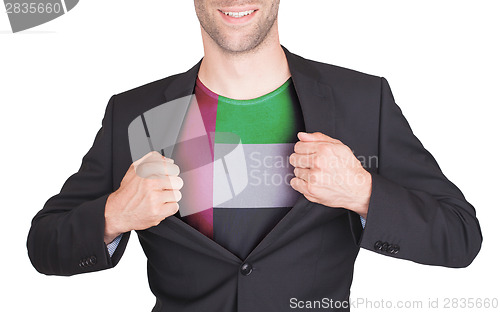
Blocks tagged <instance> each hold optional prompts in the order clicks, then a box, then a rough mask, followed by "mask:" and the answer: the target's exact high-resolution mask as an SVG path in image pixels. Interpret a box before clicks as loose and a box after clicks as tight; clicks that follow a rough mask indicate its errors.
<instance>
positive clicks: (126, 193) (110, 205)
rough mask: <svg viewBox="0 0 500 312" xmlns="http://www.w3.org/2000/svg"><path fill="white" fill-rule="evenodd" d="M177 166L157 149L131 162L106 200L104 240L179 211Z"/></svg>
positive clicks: (106, 240)
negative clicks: (118, 184) (116, 187)
mask: <svg viewBox="0 0 500 312" xmlns="http://www.w3.org/2000/svg"><path fill="white" fill-rule="evenodd" d="M178 175H179V167H178V166H177V165H175V164H174V161H173V160H172V159H169V158H166V157H164V156H162V155H161V154H160V153H158V152H156V151H152V152H150V153H148V154H146V155H144V156H143V157H142V158H141V159H139V160H137V161H135V162H134V163H132V164H131V165H130V167H129V169H128V171H127V173H126V174H125V176H124V177H123V179H122V181H121V184H120V187H119V188H118V189H117V190H116V191H115V192H113V193H111V194H110V195H109V197H108V200H107V202H106V207H105V212H104V217H105V220H106V223H105V224H106V225H105V229H104V242H105V243H106V244H109V243H110V242H112V241H113V239H115V238H116V237H117V236H118V235H120V234H121V233H125V232H129V231H131V230H144V229H148V228H150V227H153V226H156V225H158V224H159V223H160V222H161V221H162V220H163V219H165V218H166V217H169V216H171V215H173V214H175V213H176V212H177V211H178V210H179V204H178V203H177V202H178V201H179V200H180V199H181V192H180V191H179V190H180V189H181V187H182V185H183V181H182V179H181V178H180V177H179V176H178Z"/></svg>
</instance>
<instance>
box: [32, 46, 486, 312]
mask: <svg viewBox="0 0 500 312" xmlns="http://www.w3.org/2000/svg"><path fill="white" fill-rule="evenodd" d="M283 49H284V51H285V54H286V57H287V59H288V64H289V68H290V71H291V73H292V80H293V84H294V86H295V89H296V92H297V95H298V97H299V101H300V106H301V108H302V113H303V117H304V122H305V127H306V131H307V132H315V131H319V132H322V133H324V134H326V135H328V136H331V137H333V138H337V139H339V140H341V141H342V142H343V143H344V144H346V145H347V146H349V147H350V148H351V149H352V151H353V152H354V154H355V155H356V156H357V157H358V159H364V160H366V162H365V164H366V169H367V170H368V171H369V172H370V173H371V174H372V195H371V200H370V204H369V212H368V216H367V219H366V227H365V228H364V229H363V228H362V226H361V223H360V219H359V216H358V215H357V214H355V213H353V212H351V211H348V210H346V209H344V208H331V207H326V206H323V205H320V204H317V203H313V202H310V201H308V200H307V199H306V198H305V197H304V196H302V195H301V196H300V198H299V199H298V200H297V202H296V203H295V205H294V206H293V208H292V209H291V210H290V211H289V212H288V214H286V215H285V217H284V218H283V219H282V220H281V221H280V222H279V223H278V224H277V225H276V226H275V227H274V228H273V229H272V231H271V232H270V233H269V234H268V235H267V236H265V237H264V239H263V240H262V241H261V242H260V243H259V244H258V246H257V247H256V248H255V249H253V251H252V252H251V253H250V254H249V255H248V257H247V258H246V259H240V258H238V257H237V256H236V255H234V254H232V253H231V252H229V251H228V250H226V249H225V248H223V247H222V246H220V245H219V244H217V243H216V242H214V241H213V240H211V239H209V238H208V237H206V236H205V235H203V234H202V233H200V232H198V231H197V230H196V229H194V228H193V227H191V226H190V225H188V224H187V223H185V222H184V221H182V220H181V219H180V218H179V216H178V214H176V215H174V216H171V217H168V218H166V219H165V220H164V221H162V222H161V223H160V224H159V225H158V226H156V227H153V228H150V229H148V230H143V231H137V234H138V237H139V240H140V243H141V245H142V247H143V249H144V252H145V254H146V256H147V258H148V277H149V282H150V287H151V290H152V292H153V293H154V295H155V296H156V297H157V303H156V305H155V307H154V309H153V311H176V312H182V311H190V312H191V311H218V312H226V311H227V312H230V311H231V312H233V311H240V312H250V311H252V312H253V311H289V310H290V311H292V310H296V309H293V308H292V306H291V303H292V302H293V298H296V300H322V299H323V298H328V299H329V300H330V299H331V300H332V301H333V302H334V301H338V302H343V301H347V300H348V299H349V290H350V286H351V282H352V275H353V266H354V261H355V259H356V256H357V254H358V251H359V248H360V247H363V248H366V249H369V250H373V251H375V252H378V253H381V254H384V255H387V256H391V257H396V258H401V259H407V260H411V261H414V262H418V263H423V264H431V265H441V266H447V267H464V266H467V265H469V264H470V263H471V262H472V260H473V259H474V257H475V256H476V255H477V253H478V252H479V249H480V246H481V242H482V236H481V230H480V227H479V223H478V221H477V219H476V217H475V210H474V208H473V207H472V206H471V205H470V204H469V203H468V202H467V201H466V200H465V198H464V197H463V195H462V193H461V192H460V190H459V189H458V188H457V187H456V186H455V185H454V184H452V183H451V182H450V181H449V180H448V179H447V178H446V177H445V176H444V175H443V173H442V172H441V170H440V169H439V167H438V165H437V163H436V161H435V160H434V158H433V157H432V155H431V154H430V153H429V152H428V151H426V150H425V149H424V147H423V146H422V144H421V143H420V141H419V140H418V139H417V138H416V137H415V136H414V135H413V133H412V131H411V129H410V127H409V125H408V123H407V122H406V120H405V118H404V117H403V115H402V113H401V111H400V109H399V107H398V106H397V105H396V104H395V102H394V99H393V96H392V94H391V90H390V88H389V85H388V83H387V81H386V80H385V79H384V78H380V77H376V76H371V75H367V74H363V73H359V72H356V71H352V70H349V69H345V68H341V67H337V66H333V65H328V64H323V63H319V62H315V61H311V60H306V59H304V58H302V57H300V56H298V55H295V54H293V53H290V52H289V51H288V50H287V49H286V48H284V47H283ZM200 64H201V60H200V62H198V63H197V64H196V65H195V66H194V67H192V68H191V69H190V70H188V71H187V72H185V73H182V74H178V75H174V76H170V77H167V78H165V79H162V80H158V81H155V82H152V83H149V84H147V85H144V86H141V87H138V88H135V89H132V90H129V91H126V92H123V93H120V94H116V95H114V96H112V97H111V99H110V101H109V103H108V105H107V107H106V111H105V115H104V118H103V120H102V127H101V129H100V130H99V132H98V133H97V135H96V138H95V141H94V143H93V145H92V147H91V148H90V150H89V151H88V153H87V154H86V155H85V156H84V158H83V160H82V165H81V167H80V169H79V171H78V172H77V173H75V174H74V175H72V176H71V177H69V178H68V180H67V181H66V182H65V184H64V186H63V187H62V189H61V192H60V193H59V194H57V195H54V196H53V197H51V198H50V199H49V200H48V201H47V202H46V204H45V205H44V207H43V209H42V210H41V211H40V212H39V213H38V214H37V215H36V216H35V218H34V219H33V223H32V227H31V230H30V233H29V236H28V242H27V243H28V251H29V256H30V259H31V261H32V263H33V265H34V267H35V268H36V269H37V270H38V271H39V272H41V273H44V274H50V275H53V274H55V275H73V274H79V273H85V272H91V271H97V270H103V269H108V268H111V267H114V266H115V265H116V264H117V263H118V261H119V260H120V258H121V257H122V255H123V253H124V250H125V247H126V244H127V241H128V238H129V236H130V233H125V234H124V236H123V237H122V239H121V241H120V244H119V246H118V248H117V250H116V251H115V253H114V254H113V257H109V254H108V251H107V249H106V245H105V244H104V242H103V235H104V207H105V204H106V200H107V197H108V195H109V194H110V193H111V192H113V191H115V190H117V189H118V188H119V186H120V182H121V180H122V178H123V177H124V175H125V173H126V171H127V169H128V168H129V166H130V165H131V163H132V161H133V159H132V158H133V157H132V155H131V148H130V142H129V135H128V127H129V125H130V124H131V122H132V121H133V120H135V119H136V118H137V117H138V116H140V115H141V114H143V113H145V112H147V111H148V110H150V109H153V108H155V107H157V106H159V105H162V104H164V103H167V102H170V101H173V100H176V99H179V98H182V97H185V96H188V95H191V94H192V93H193V90H194V86H195V80H196V76H197V74H198V70H199V67H200ZM173 103H175V102H173ZM166 120H167V119H166ZM178 131H179V129H178V127H177V126H176V125H173V124H170V123H168V122H167V123H165V132H166V133H173V135H175V136H176V133H177V132H178ZM146 152H147V151H146ZM362 163H363V162H362ZM291 300H292V301H291ZM339 309H340V310H344V311H346V310H348V308H345V304H344V309H342V307H340V308H339ZM318 310H324V309H318Z"/></svg>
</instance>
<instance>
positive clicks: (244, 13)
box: [222, 10, 255, 18]
mask: <svg viewBox="0 0 500 312" xmlns="http://www.w3.org/2000/svg"><path fill="white" fill-rule="evenodd" d="M253 12H255V10H249V11H243V12H222V13H224V14H226V15H227V16H231V17H236V18H239V17H243V16H247V15H250V14H252V13H253Z"/></svg>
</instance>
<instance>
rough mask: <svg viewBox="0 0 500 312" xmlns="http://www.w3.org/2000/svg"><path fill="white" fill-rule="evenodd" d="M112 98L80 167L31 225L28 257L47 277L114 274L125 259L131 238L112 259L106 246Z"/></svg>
mask: <svg viewBox="0 0 500 312" xmlns="http://www.w3.org/2000/svg"><path fill="white" fill-rule="evenodd" d="M113 103H114V96H113V97H111V99H110V100H109V102H108V105H107V106H106V111H105V114H104V118H103V119H102V125H101V128H100V129H99V131H98V132H97V134H96V136H95V140H94V143H93V145H92V147H91V148H90V150H89V151H88V152H87V154H86V155H85V156H84V157H83V159H82V163H81V166H80V168H79V170H78V172H76V173H75V174H73V175H71V176H70V177H69V178H68V179H67V180H66V182H65V183H64V184H63V186H62V188H61V191H60V193H59V194H57V195H54V196H52V197H51V198H49V199H48V200H47V201H46V203H45V205H44V206H43V209H42V210H40V211H39V212H38V213H37V214H36V215H35V217H34V218H33V220H32V223H31V228H30V231H29V233H28V239H27V248H28V256H29V258H30V260H31V263H32V264H33V266H34V267H35V269H36V270H37V271H38V272H40V273H43V274H47V275H74V274H79V273H85V272H90V271H98V270H103V269H107V268H111V267H113V266H115V265H116V264H117V262H118V261H119V259H120V258H121V256H122V254H123V251H124V249H125V245H126V243H127V240H128V237H129V235H130V233H125V235H123V237H122V239H121V241H120V244H119V246H118V248H117V250H116V251H115V253H114V254H113V257H110V255H109V253H108V250H107V248H106V244H105V243H104V224H105V222H104V207H105V205H106V201H107V199H108V196H109V194H111V193H112V192H113V191H114V190H113V175H112V143H113V142H112V129H113V125H112V123H113V121H112V115H113Z"/></svg>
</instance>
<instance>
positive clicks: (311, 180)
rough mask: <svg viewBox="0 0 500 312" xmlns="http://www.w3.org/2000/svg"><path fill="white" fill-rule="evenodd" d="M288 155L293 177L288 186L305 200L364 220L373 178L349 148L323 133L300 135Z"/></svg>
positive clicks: (302, 133) (301, 133)
mask: <svg viewBox="0 0 500 312" xmlns="http://www.w3.org/2000/svg"><path fill="white" fill-rule="evenodd" d="M298 138H299V140H300V141H299V142H297V143H296V144H295V146H294V153H293V154H292V155H290V164H291V165H292V166H294V167H295V169H294V171H293V172H294V174H295V177H294V178H293V179H292V180H291V181H290V185H291V186H292V188H293V189H295V190H296V191H298V192H300V193H302V194H303V195H304V197H306V198H307V199H308V200H310V201H312V202H316V203H320V204H323V205H325V206H329V207H343V208H346V209H349V210H352V211H354V212H356V213H358V214H359V215H360V216H362V217H363V218H366V215H367V213H368V206H369V202H370V197H371V188H372V179H371V174H370V173H369V172H368V171H366V170H365V169H364V168H363V166H362V165H361V163H360V161H359V160H358V159H357V158H356V156H354V154H353V153H352V151H351V149H350V148H349V147H348V146H347V145H345V144H343V143H342V142H341V141H339V140H337V139H334V138H331V137H329V136H327V135H325V134H323V133H320V132H314V133H304V132H299V134H298Z"/></svg>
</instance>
